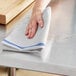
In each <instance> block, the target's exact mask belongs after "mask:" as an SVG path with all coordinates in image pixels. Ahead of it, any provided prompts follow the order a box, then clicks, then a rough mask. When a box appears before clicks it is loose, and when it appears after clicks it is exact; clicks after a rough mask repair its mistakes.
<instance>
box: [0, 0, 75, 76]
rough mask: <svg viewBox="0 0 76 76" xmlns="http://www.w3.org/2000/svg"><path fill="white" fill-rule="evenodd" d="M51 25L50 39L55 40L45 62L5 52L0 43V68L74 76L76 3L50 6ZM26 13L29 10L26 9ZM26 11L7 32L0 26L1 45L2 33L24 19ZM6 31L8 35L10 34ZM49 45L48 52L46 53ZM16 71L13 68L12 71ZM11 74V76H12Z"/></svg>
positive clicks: (71, 0) (62, 1)
mask: <svg viewBox="0 0 76 76" xmlns="http://www.w3.org/2000/svg"><path fill="white" fill-rule="evenodd" d="M51 7H52V21H51V28H50V34H51V35H50V37H49V39H50V38H51V37H54V43H53V45H52V48H51V49H50V50H51V52H50V53H49V55H48V58H47V59H46V60H42V59H41V58H40V57H37V56H34V55H29V54H26V53H16V52H6V51H3V52H2V49H3V46H2V44H1V43H0V52H1V53H0V65H1V66H8V67H13V68H11V70H12V73H13V72H14V73H15V68H22V69H28V70H34V71H40V72H47V73H55V74H60V75H69V76H76V0H58V1H57V2H55V3H51ZM27 10H28V9H27ZM27 10H25V11H24V12H23V13H21V14H20V15H19V16H18V17H16V18H15V19H14V20H13V21H12V22H11V23H9V24H8V25H7V26H6V28H5V27H4V26H0V33H1V34H2V35H1V34H0V41H2V39H3V38H4V34H5V33H4V32H5V29H6V30H7V28H8V29H9V31H10V30H11V29H12V27H13V26H12V27H11V25H13V24H14V23H15V22H17V21H18V20H19V19H20V18H21V17H23V16H24V15H25V14H26V12H27ZM9 31H8V30H7V32H9ZM49 46H50V42H49V43H48V46H47V48H46V49H47V50H49ZM14 67H15V68H14ZM14 73H13V74H12V76H14Z"/></svg>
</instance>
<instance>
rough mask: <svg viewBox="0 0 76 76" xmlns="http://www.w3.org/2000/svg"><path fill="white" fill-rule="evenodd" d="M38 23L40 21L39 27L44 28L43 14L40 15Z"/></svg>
mask: <svg viewBox="0 0 76 76" xmlns="http://www.w3.org/2000/svg"><path fill="white" fill-rule="evenodd" d="M37 21H38V25H39V26H40V27H41V28H42V27H43V26H44V21H43V18H42V15H41V14H40V15H38V17H37Z"/></svg>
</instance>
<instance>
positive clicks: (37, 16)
mask: <svg viewBox="0 0 76 76" xmlns="http://www.w3.org/2000/svg"><path fill="white" fill-rule="evenodd" d="M50 1H51V0H35V5H34V7H33V12H32V16H31V19H30V22H29V24H28V26H27V28H26V31H25V35H26V36H27V37H28V38H29V39H31V38H33V37H34V36H35V34H36V32H37V29H38V27H41V28H43V26H44V21H43V18H42V13H43V11H44V9H45V8H46V6H47V5H48V4H49V2H50Z"/></svg>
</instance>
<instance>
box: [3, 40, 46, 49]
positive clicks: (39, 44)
mask: <svg viewBox="0 0 76 76" xmlns="http://www.w3.org/2000/svg"><path fill="white" fill-rule="evenodd" d="M3 41H4V42H6V43H8V44H10V45H12V46H16V47H18V48H20V49H25V48H30V47H34V46H44V45H45V44H44V43H38V44H35V45H31V46H27V47H22V46H19V45H17V44H14V43H12V42H10V41H8V40H6V39H4V40H3Z"/></svg>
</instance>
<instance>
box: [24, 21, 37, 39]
mask: <svg viewBox="0 0 76 76" xmlns="http://www.w3.org/2000/svg"><path fill="white" fill-rule="evenodd" d="M37 28H38V25H37V24H36V21H32V22H31V23H30V24H29V25H28V26H27V29H26V33H25V34H26V36H27V37H28V38H33V37H34V35H35V33H36V31H37Z"/></svg>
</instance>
